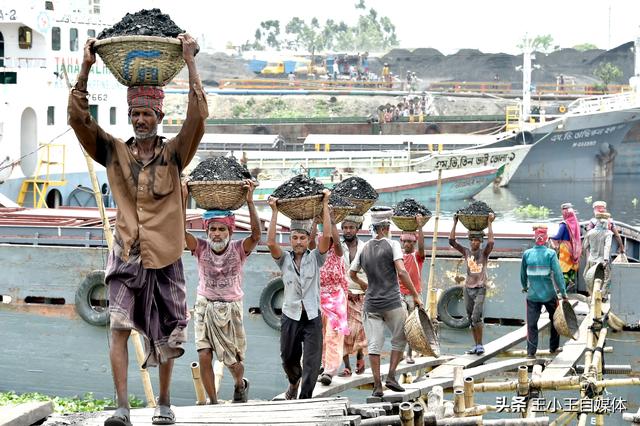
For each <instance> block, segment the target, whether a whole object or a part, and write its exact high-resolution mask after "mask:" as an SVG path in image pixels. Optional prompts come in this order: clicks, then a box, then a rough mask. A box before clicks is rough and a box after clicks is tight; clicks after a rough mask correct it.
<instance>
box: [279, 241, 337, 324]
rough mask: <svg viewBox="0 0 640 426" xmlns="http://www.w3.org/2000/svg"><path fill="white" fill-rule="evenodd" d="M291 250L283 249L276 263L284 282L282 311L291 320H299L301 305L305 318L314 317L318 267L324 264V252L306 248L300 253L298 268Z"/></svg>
mask: <svg viewBox="0 0 640 426" xmlns="http://www.w3.org/2000/svg"><path fill="white" fill-rule="evenodd" d="M293 256H294V253H293V251H283V252H282V256H280V258H279V259H275V261H276V264H277V265H278V266H279V267H280V270H281V271H282V282H283V283H284V302H282V313H283V314H285V315H286V316H288V317H289V318H291V319H292V320H296V321H300V317H301V316H302V305H303V304H304V309H305V311H307V318H309V319H314V318H315V317H317V316H318V313H319V311H320V267H321V266H322V265H323V264H324V260H325V258H326V253H325V254H321V253H320V251H318V249H317V248H316V249H314V250H311V251H309V250H307V251H306V253H304V254H303V255H302V260H301V261H300V270H299V271H298V268H297V267H296V264H295V262H294V260H293Z"/></svg>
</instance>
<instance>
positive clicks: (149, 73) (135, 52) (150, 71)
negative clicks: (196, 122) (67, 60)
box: [94, 36, 184, 86]
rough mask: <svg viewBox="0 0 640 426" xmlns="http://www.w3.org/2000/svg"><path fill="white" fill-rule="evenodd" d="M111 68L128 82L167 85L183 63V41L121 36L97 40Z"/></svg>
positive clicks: (96, 47)
mask: <svg viewBox="0 0 640 426" xmlns="http://www.w3.org/2000/svg"><path fill="white" fill-rule="evenodd" d="M94 46H95V49H96V52H98V54H99V55H100V57H101V58H102V60H103V61H104V63H105V65H106V66H107V68H109V71H111V73H113V75H114V77H115V78H116V79H117V80H118V81H119V82H120V83H122V84H124V85H125V86H164V85H166V84H168V83H169V82H170V81H171V80H172V79H173V77H175V76H176V75H177V74H178V73H179V72H180V70H181V69H182V67H184V59H183V58H182V42H181V41H180V40H178V39H177V38H170V37H155V36H120V37H110V38H105V39H103V40H98V41H96V42H95V44H94Z"/></svg>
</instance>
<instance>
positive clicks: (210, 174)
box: [189, 157, 251, 182]
mask: <svg viewBox="0 0 640 426" xmlns="http://www.w3.org/2000/svg"><path fill="white" fill-rule="evenodd" d="M189 176H190V177H191V180H192V181H194V182H201V181H204V182H210V181H213V180H230V181H236V180H244V179H251V174H250V173H249V170H247V168H246V167H245V166H243V165H242V164H240V163H238V161H237V160H236V159H235V158H233V157H210V158H207V159H206V160H204V161H202V162H201V163H200V164H198V165H197V166H196V168H195V169H193V171H192V172H191V174H190V175H189Z"/></svg>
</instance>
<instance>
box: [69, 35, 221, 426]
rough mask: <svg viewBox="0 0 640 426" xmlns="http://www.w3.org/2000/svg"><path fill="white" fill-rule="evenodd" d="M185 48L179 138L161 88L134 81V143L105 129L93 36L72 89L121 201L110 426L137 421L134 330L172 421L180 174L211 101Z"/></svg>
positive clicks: (74, 117) (178, 319)
mask: <svg viewBox="0 0 640 426" xmlns="http://www.w3.org/2000/svg"><path fill="white" fill-rule="evenodd" d="M178 39H180V40H181V41H182V56H183V58H184V61H185V62H186V64H187V69H188V70H189V87H190V89H189V106H188V108H187V117H186V119H185V121H184V124H183V125H182V129H181V130H180V132H179V133H178V134H177V135H176V137H174V138H173V139H169V140H166V139H165V138H163V137H159V136H158V135H157V131H158V124H160V123H161V122H162V117H164V114H163V113H162V99H163V98H164V93H163V91H162V89H161V88H160V87H156V86H138V87H130V88H129V90H128V92H127V101H128V103H129V118H130V119H131V124H132V126H133V132H134V135H135V136H134V137H132V138H130V139H128V140H127V141H126V142H125V141H123V140H122V139H117V138H116V137H114V136H111V135H110V134H108V133H106V132H105V131H104V130H103V129H102V128H101V127H100V126H99V125H98V123H96V122H95V120H94V119H93V118H92V117H91V114H90V112H89V99H88V96H89V93H88V92H87V81H88V79H89V74H90V71H91V66H92V65H93V64H94V63H95V62H96V56H95V53H93V44H94V43H95V41H96V40H95V39H93V38H90V39H89V40H87V43H86V44H85V46H84V57H83V60H82V67H81V69H80V73H79V74H78V81H77V83H76V85H75V87H74V88H73V89H72V90H71V94H70V95H69V125H70V126H71V127H72V128H73V130H74V132H75V134H76V136H77V138H78V140H79V141H80V143H81V144H82V146H83V147H84V149H85V150H86V151H87V153H88V154H89V155H90V156H91V158H93V159H94V160H95V161H96V162H98V163H99V164H101V165H102V166H104V167H105V168H106V169H107V177H108V179H109V186H110V187H111V192H112V194H113V198H114V200H115V202H116V204H117V206H118V211H117V214H116V227H115V228H116V229H115V235H114V245H113V249H112V250H111V253H109V262H108V264H107V269H106V276H105V282H106V284H107V286H108V289H109V290H108V291H109V315H110V328H111V342H110V345H109V347H110V352H109V355H110V358H111V369H112V370H113V381H114V384H115V388H116V399H117V405H118V408H117V410H116V412H115V413H114V415H113V416H112V417H110V418H109V419H107V420H106V421H105V425H106V426H122V425H128V424H130V420H129V393H128V390H127V368H128V366H129V363H128V360H129V353H128V350H127V341H128V339H129V335H130V334H131V330H132V329H135V330H137V331H138V332H140V334H142V336H143V337H144V339H145V343H146V345H145V347H146V348H147V352H146V353H145V361H144V364H143V367H149V366H155V365H158V364H159V365H160V367H159V370H160V374H159V376H160V393H159V398H158V402H157V403H158V406H157V407H156V410H155V412H154V415H153V419H152V421H153V423H154V424H173V423H174V422H175V416H174V414H173V412H172V411H171V407H170V406H171V401H170V399H169V388H170V384H171V371H172V369H173V360H174V358H178V357H180V356H181V355H182V354H183V353H184V349H183V348H182V344H183V343H184V342H185V341H186V339H187V333H186V327H187V323H188V319H187V299H186V294H185V291H186V287H185V281H184V272H183V269H182V260H181V256H182V251H183V249H184V229H185V224H184V214H183V211H182V196H181V193H180V192H181V191H180V188H181V185H180V172H181V171H182V169H184V167H185V166H186V165H187V164H189V162H190V161H191V159H192V158H193V155H194V154H195V153H196V150H197V149H198V144H199V143H200V139H201V138H202V135H203V134H204V121H205V119H206V118H207V117H208V115H209V112H208V109H207V99H206V96H205V93H204V91H203V89H202V85H201V83H200V78H199V77H198V71H197V69H196V62H195V58H194V54H195V52H196V50H197V48H198V45H197V43H196V41H195V40H194V39H193V38H192V37H191V36H189V35H188V34H181V35H179V36H178Z"/></svg>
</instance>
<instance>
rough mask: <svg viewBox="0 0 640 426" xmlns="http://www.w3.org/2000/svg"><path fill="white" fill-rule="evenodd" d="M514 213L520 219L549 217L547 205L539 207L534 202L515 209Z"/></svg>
mask: <svg viewBox="0 0 640 426" xmlns="http://www.w3.org/2000/svg"><path fill="white" fill-rule="evenodd" d="M513 214H514V215H516V216H517V217H518V218H519V219H525V218H527V219H546V218H547V217H549V209H548V208H546V207H545V206H539V207H538V206H534V205H533V204H527V205H526V206H520V207H516V208H515V209H513Z"/></svg>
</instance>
